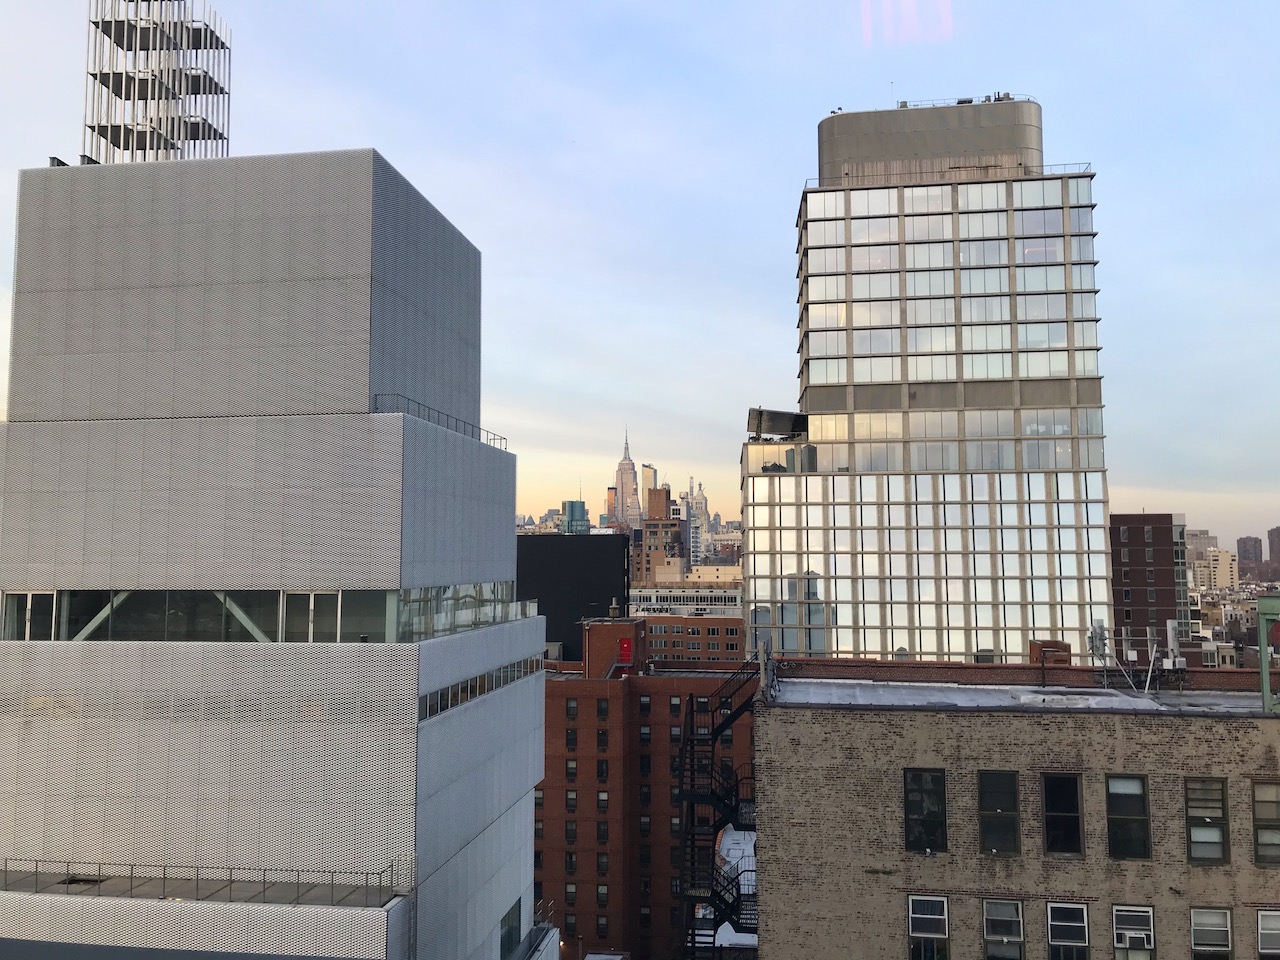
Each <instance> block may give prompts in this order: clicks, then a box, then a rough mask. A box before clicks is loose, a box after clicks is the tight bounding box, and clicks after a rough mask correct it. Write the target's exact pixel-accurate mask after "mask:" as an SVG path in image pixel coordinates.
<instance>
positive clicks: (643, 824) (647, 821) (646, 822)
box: [640, 813, 653, 837]
mask: <svg viewBox="0 0 1280 960" xmlns="http://www.w3.org/2000/svg"><path fill="white" fill-rule="evenodd" d="M652 832H653V818H652V817H651V816H649V815H648V814H647V813H645V814H641V816H640V836H642V837H647V836H649V834H650V833H652Z"/></svg>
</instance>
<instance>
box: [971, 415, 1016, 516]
mask: <svg viewBox="0 0 1280 960" xmlns="http://www.w3.org/2000/svg"><path fill="white" fill-rule="evenodd" d="M964 433H965V436H967V437H1011V436H1013V411H1012V410H966V411H965V413H964ZM975 482H976V481H975ZM974 497H975V499H986V495H985V494H983V495H982V496H981V497H979V495H978V493H977V492H976V491H975V493H974Z"/></svg>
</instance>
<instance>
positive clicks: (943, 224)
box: [903, 216, 951, 243]
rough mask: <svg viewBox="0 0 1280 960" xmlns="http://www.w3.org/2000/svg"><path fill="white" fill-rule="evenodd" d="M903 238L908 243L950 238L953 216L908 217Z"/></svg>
mask: <svg viewBox="0 0 1280 960" xmlns="http://www.w3.org/2000/svg"><path fill="white" fill-rule="evenodd" d="M905 224H906V226H905V228H904V232H903V239H904V240H906V241H907V243H914V242H916V241H919V240H950V239H951V218H950V217H946V216H927V217H907V218H906V220H905Z"/></svg>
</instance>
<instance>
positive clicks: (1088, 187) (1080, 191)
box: [1067, 177, 1093, 204]
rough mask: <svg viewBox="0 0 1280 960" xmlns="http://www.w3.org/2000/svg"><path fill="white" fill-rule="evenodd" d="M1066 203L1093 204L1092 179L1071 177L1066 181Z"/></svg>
mask: <svg viewBox="0 0 1280 960" xmlns="http://www.w3.org/2000/svg"><path fill="white" fill-rule="evenodd" d="M1067 203H1071V204H1076V203H1093V178H1092V177H1072V178H1071V179H1070V180H1068V181H1067Z"/></svg>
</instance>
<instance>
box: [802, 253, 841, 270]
mask: <svg viewBox="0 0 1280 960" xmlns="http://www.w3.org/2000/svg"><path fill="white" fill-rule="evenodd" d="M844 250H845V248H844V247H831V248H829V249H828V248H825V247H824V248H819V249H817V250H810V251H809V264H808V267H809V272H810V273H844V268H845V261H844Z"/></svg>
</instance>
